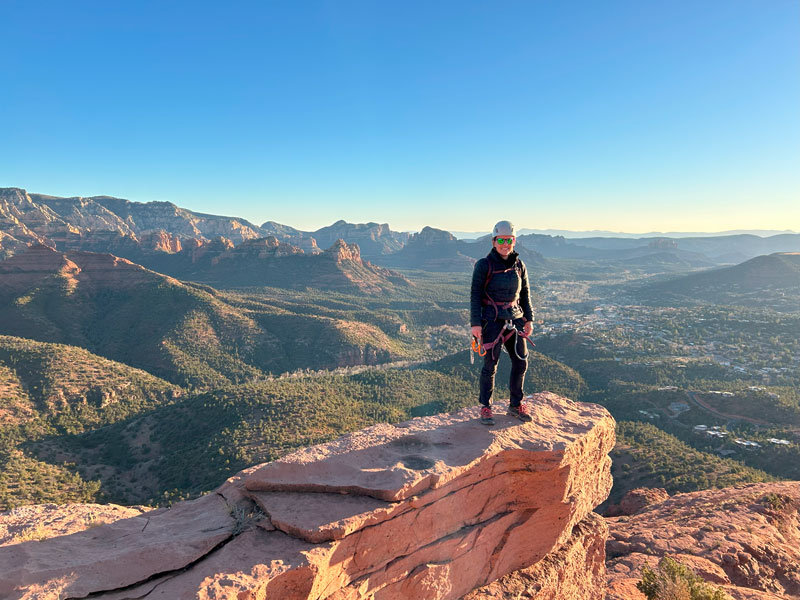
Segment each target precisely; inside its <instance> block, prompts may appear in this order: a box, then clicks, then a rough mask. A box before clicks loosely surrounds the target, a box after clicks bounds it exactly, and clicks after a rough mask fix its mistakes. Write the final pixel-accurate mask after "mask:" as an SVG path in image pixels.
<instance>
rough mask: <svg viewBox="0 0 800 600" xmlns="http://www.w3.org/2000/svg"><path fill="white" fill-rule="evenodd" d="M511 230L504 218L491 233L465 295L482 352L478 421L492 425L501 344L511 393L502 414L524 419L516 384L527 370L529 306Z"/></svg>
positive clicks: (525, 409)
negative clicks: (486, 250) (508, 364)
mask: <svg viewBox="0 0 800 600" xmlns="http://www.w3.org/2000/svg"><path fill="white" fill-rule="evenodd" d="M516 239H517V238H516V229H515V228H514V225H513V224H512V223H511V222H510V221H500V222H499V223H497V225H495V226H494V231H493V232H492V251H491V252H489V255H488V256H486V258H482V259H480V260H479V261H478V262H477V263H475V270H474V271H473V273H472V288H471V293H470V326H471V328H472V337H473V338H474V339H475V340H476V341H477V342H478V344H482V345H483V348H485V350H486V354H485V356H484V357H483V369H481V379H480V403H481V412H480V420H481V423H483V424H484V425H494V414H493V413H492V393H493V392H494V377H495V374H496V373H497V362H498V360H499V359H500V354H501V350H502V348H503V347H505V349H506V351H507V352H508V355H509V356H510V357H511V378H510V381H509V383H508V387H509V389H510V391H511V397H510V400H509V407H508V414H509V415H511V416H514V417H516V418H518V419H520V420H521V421H530V420H531V416H530V413H529V412H528V407H527V406H526V405H525V403H524V402H523V401H522V385H523V382H524V381H525V371H526V370H527V369H528V348H527V346H526V342H525V340H526V338H528V337H529V336H530V335H531V332H532V331H533V308H532V307H531V294H530V287H529V285H528V271H527V269H526V268H525V264H524V263H523V262H522V260H520V258H519V255H518V254H517V253H516V252H514V243H515V242H516Z"/></svg>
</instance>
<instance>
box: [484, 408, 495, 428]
mask: <svg viewBox="0 0 800 600" xmlns="http://www.w3.org/2000/svg"><path fill="white" fill-rule="evenodd" d="M481 423H483V424H484V425H494V415H492V407H491V406H484V407H483V408H481Z"/></svg>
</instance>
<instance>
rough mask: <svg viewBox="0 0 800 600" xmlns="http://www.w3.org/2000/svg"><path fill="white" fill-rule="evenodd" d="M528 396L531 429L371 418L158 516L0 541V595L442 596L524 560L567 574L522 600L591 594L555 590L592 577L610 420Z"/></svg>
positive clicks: (514, 424)
mask: <svg viewBox="0 0 800 600" xmlns="http://www.w3.org/2000/svg"><path fill="white" fill-rule="evenodd" d="M530 402H531V405H532V409H533V414H534V419H533V421H532V422H531V423H526V424H522V423H520V422H519V421H517V420H515V419H512V418H511V417H506V416H499V417H498V419H497V424H496V425H495V426H494V427H491V428H487V427H484V426H482V425H480V424H479V423H478V422H477V420H476V418H475V413H476V411H475V409H467V410H463V411H460V412H457V413H453V414H449V415H438V416H433V417H425V418H418V419H414V420H412V421H408V422H406V423H402V424H399V425H385V424H383V425H376V426H374V427H370V428H367V429H365V430H363V431H360V432H357V433H353V434H350V435H347V436H344V437H342V438H340V439H338V440H336V441H333V442H330V443H328V444H323V445H320V446H314V447H311V448H307V449H304V450H301V451H298V452H295V453H293V454H290V455H288V456H286V457H284V458H283V459H281V460H278V461H275V462H273V463H268V464H265V465H261V466H258V467H253V468H251V469H247V470H245V471H242V472H241V473H239V474H238V475H236V476H234V477H232V478H231V479H229V480H228V481H227V482H226V483H225V484H224V485H223V486H221V487H220V488H219V489H218V490H216V492H215V493H212V494H209V495H207V496H204V497H202V498H199V499H197V500H194V501H191V502H182V503H179V504H177V505H175V506H173V507H172V508H171V509H170V510H158V511H153V512H150V513H145V514H143V515H140V516H137V517H135V518H131V519H124V520H120V521H117V522H116V523H113V524H110V525H104V526H100V527H95V528H93V529H91V530H88V531H84V532H81V533H77V534H73V535H70V536H64V537H59V538H55V539H51V540H47V541H43V542H26V543H21V544H15V545H12V546H7V547H4V548H0V573H3V575H2V576H0V597H4V598H6V597H8V598H60V599H67V598H81V597H85V596H86V595H88V594H93V596H92V597H97V598H106V599H111V598H114V599H121V598H141V597H144V596H146V597H147V598H149V599H152V598H169V599H179V598H216V599H219V598H236V599H237V600H246V599H255V598H269V599H272V598H280V599H281V600H294V599H298V600H299V599H308V598H314V599H323V598H328V599H331V600H355V599H358V598H370V599H374V600H384V599H394V598H425V599H442V600H444V599H457V598H461V597H463V596H464V595H465V594H468V593H470V592H471V591H472V590H474V589H475V588H479V587H480V586H485V585H486V584H489V583H491V582H492V581H494V580H496V579H498V578H501V577H503V576H505V575H507V574H509V573H511V572H513V571H515V570H517V569H521V568H523V567H531V566H533V569H534V571H533V572H536V569H537V568H538V569H539V573H540V574H541V575H542V577H543V578H544V579H548V578H549V581H550V583H549V584H548V585H549V586H550V587H549V588H548V589H551V590H558V589H559V581H561V582H571V583H570V585H564V586H563V589H564V590H565V591H564V592H563V593H562V592H558V591H553V595H541V596H532V597H537V598H545V597H547V598H587V599H589V598H600V597H602V596H601V594H602V592H601V591H600V590H601V589H602V585H601V584H600V585H596V586H593V589H595V590H596V592H595V593H594V595H592V594H591V593H588V594H586V595H581V596H575V595H569V594H570V593H571V592H570V590H573V589H574V588H575V587H576V586H579V585H582V583H581V582H587V581H589V580H591V581H598V582H601V583H602V580H603V578H604V575H605V572H604V568H603V559H604V555H603V551H602V540H603V539H604V537H605V536H604V529H603V527H602V525H601V524H599V523H598V519H597V518H596V517H593V516H591V510H592V508H593V507H595V506H597V505H598V504H599V503H600V502H602V501H603V500H604V499H605V498H606V497H607V495H608V492H609V490H610V487H611V476H610V459H609V458H608V452H609V451H610V450H611V448H612V446H613V444H614V422H613V419H612V418H611V417H610V415H609V414H608V413H607V412H606V411H605V410H604V409H603V408H601V407H599V406H596V405H591V404H579V403H573V402H571V401H569V400H567V399H565V398H561V397H558V396H555V395H553V394H548V393H543V394H537V395H535V396H534V397H531V399H530ZM537 565H538V567H537ZM587 570H588V572H589V573H591V575H590V576H589V579H587V576H586V575H585V572H586V571H587ZM529 583H530V582H529ZM123 588H124V589H123ZM475 597H476V598H478V597H481V596H475Z"/></svg>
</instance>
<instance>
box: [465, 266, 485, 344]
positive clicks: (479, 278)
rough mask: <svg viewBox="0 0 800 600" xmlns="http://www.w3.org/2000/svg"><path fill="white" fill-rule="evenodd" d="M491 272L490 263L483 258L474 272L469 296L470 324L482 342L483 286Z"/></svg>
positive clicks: (473, 332) (474, 333) (473, 333)
mask: <svg viewBox="0 0 800 600" xmlns="http://www.w3.org/2000/svg"><path fill="white" fill-rule="evenodd" d="M488 270H489V262H488V261H487V260H486V259H485V258H482V259H480V260H479V261H478V262H476V263H475V268H474V269H473V271H472V286H471V288H470V294H469V324H470V328H471V330H472V335H474V336H475V337H476V338H478V341H481V311H482V309H483V305H482V304H481V300H482V299H483V286H484V284H485V283H486V275H487V273H488Z"/></svg>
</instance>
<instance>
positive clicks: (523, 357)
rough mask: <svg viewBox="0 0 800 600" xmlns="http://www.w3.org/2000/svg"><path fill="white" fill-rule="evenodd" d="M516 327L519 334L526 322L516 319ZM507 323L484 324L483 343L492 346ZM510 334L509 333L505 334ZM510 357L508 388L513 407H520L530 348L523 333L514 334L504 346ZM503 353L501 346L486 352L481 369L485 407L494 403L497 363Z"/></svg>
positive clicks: (482, 398) (492, 322) (481, 386)
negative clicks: (493, 394) (493, 393)
mask: <svg viewBox="0 0 800 600" xmlns="http://www.w3.org/2000/svg"><path fill="white" fill-rule="evenodd" d="M513 323H514V327H515V328H516V330H517V331H518V332H521V331H522V327H523V325H524V321H523V320H522V319H516V320H515V321H514V322H513ZM505 324H506V322H505V321H488V322H485V323H484V324H483V331H482V335H483V343H484V344H491V343H492V342H493V341H494V340H495V338H497V335H498V334H499V333H500V332H501V331H503V327H504V326H505ZM505 333H508V332H505ZM504 346H505V348H506V350H507V351H508V355H509V356H510V357H511V378H510V379H509V382H508V388H509V390H510V391H511V399H510V404H511V406H519V405H520V403H521V402H522V384H523V383H524V382H525V371H527V370H528V348H527V346H526V342H525V338H523V337H522V334H521V333H516V334H512V335H511V337H510V338H508V340H506V342H505V344H504ZM502 353H503V351H502V349H501V348H500V344H497V345H496V346H494V347H493V348H490V349H489V350H487V351H486V356H484V357H483V369H481V383H480V402H481V404H483V405H484V406H489V405H490V404H491V403H492V392H494V376H495V373H497V362H498V361H499V360H500V355H501V354H502Z"/></svg>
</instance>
